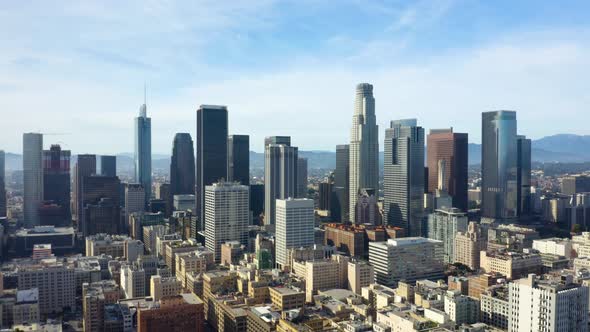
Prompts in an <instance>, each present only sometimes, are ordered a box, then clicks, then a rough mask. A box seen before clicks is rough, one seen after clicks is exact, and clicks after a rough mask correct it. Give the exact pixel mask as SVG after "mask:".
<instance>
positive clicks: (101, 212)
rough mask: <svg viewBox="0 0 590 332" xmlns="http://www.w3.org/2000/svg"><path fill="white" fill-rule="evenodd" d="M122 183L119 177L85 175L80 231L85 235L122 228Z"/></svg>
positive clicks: (79, 222) (83, 179) (82, 187)
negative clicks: (120, 201)
mask: <svg viewBox="0 0 590 332" xmlns="http://www.w3.org/2000/svg"><path fill="white" fill-rule="evenodd" d="M120 185H121V181H119V178H118V177H116V176H115V177H111V176H101V175H94V176H84V177H83V178H82V186H81V191H80V193H81V208H80V213H79V214H80V219H79V220H78V231H79V232H81V233H82V234H83V235H84V236H88V235H94V234H96V233H104V232H105V230H109V231H111V230H113V229H117V230H120V229H121V227H120V226H121V225H120V220H121V214H120V207H119V200H120V198H119V196H120Z"/></svg>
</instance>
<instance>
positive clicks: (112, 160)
mask: <svg viewBox="0 0 590 332" xmlns="http://www.w3.org/2000/svg"><path fill="white" fill-rule="evenodd" d="M100 175H104V176H117V157H116V156H100Z"/></svg>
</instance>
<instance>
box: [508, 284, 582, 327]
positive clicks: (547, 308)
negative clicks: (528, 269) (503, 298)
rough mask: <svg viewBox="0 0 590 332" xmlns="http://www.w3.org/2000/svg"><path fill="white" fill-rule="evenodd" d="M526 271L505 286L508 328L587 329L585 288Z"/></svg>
mask: <svg viewBox="0 0 590 332" xmlns="http://www.w3.org/2000/svg"><path fill="white" fill-rule="evenodd" d="M573 278H574V276H572V275H562V276H561V278H560V279H559V280H543V279H542V278H540V277H538V276H536V275H534V274H530V275H529V276H528V278H523V279H520V280H516V281H514V282H511V283H510V284H509V285H508V299H509V303H510V308H509V315H508V317H510V318H509V320H508V331H510V332H524V331H527V332H528V331H530V332H541V331H588V287H586V286H582V285H580V284H576V283H574V281H573Z"/></svg>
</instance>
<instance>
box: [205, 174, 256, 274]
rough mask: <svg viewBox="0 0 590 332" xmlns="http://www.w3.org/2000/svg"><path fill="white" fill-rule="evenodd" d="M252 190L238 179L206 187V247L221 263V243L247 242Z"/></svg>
mask: <svg viewBox="0 0 590 332" xmlns="http://www.w3.org/2000/svg"><path fill="white" fill-rule="evenodd" d="M249 195H250V190H249V189H248V186H244V185H241V184H239V183H236V182H233V183H232V182H217V183H214V184H212V185H209V186H207V187H205V246H206V247H207V249H209V250H211V251H213V252H214V253H215V262H217V263H219V262H221V245H222V244H223V243H226V242H228V241H239V242H240V243H241V244H243V245H248V221H249V219H250V208H249V205H250V196H249Z"/></svg>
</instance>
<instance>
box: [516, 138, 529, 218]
mask: <svg viewBox="0 0 590 332" xmlns="http://www.w3.org/2000/svg"><path fill="white" fill-rule="evenodd" d="M516 151H517V158H518V159H517V160H516V168H517V173H516V183H517V187H518V195H517V204H518V206H517V213H518V216H527V215H530V214H531V213H532V212H533V207H532V205H533V202H532V196H531V140H530V139H528V138H526V137H525V136H517V138H516Z"/></svg>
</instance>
